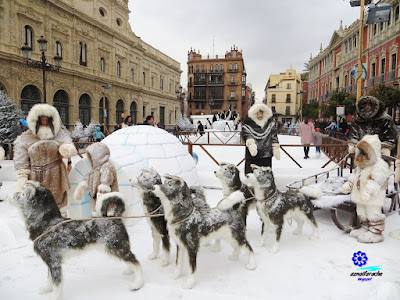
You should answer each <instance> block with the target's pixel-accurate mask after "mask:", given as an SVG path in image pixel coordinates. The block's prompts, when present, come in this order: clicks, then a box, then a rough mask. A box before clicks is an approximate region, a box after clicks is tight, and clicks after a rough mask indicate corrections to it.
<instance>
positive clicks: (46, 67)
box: [21, 35, 62, 103]
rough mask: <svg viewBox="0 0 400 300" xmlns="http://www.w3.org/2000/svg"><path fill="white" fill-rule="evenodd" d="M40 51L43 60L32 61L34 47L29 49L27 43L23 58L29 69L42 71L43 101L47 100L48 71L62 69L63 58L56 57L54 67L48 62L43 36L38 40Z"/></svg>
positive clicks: (24, 47)
mask: <svg viewBox="0 0 400 300" xmlns="http://www.w3.org/2000/svg"><path fill="white" fill-rule="evenodd" d="M38 43H39V50H40V52H41V54H42V55H41V60H40V61H36V60H32V59H31V55H32V47H29V46H28V44H26V43H25V45H24V46H22V48H21V50H22V56H23V58H24V59H25V60H26V63H27V65H28V67H31V68H36V69H42V73H43V101H44V103H46V102H47V100H46V71H53V72H58V71H59V70H60V68H61V61H62V57H61V56H60V55H58V54H57V55H56V56H54V66H53V65H51V64H50V63H48V62H47V58H46V56H45V52H46V51H47V40H46V39H45V38H44V37H43V35H42V36H41V37H40V39H38Z"/></svg>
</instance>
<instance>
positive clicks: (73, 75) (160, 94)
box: [0, 0, 182, 129]
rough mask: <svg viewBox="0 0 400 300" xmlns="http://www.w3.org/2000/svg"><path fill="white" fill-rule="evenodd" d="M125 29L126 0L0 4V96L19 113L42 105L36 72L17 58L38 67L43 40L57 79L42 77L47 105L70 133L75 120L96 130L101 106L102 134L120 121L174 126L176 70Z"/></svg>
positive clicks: (52, 75)
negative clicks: (57, 63) (26, 53)
mask: <svg viewBox="0 0 400 300" xmlns="http://www.w3.org/2000/svg"><path fill="white" fill-rule="evenodd" d="M128 21H129V9H128V0H0V22H1V25H2V26H0V64H1V68H0V89H3V90H5V91H6V92H7V94H8V95H9V96H10V97H11V98H12V99H14V101H16V102H17V103H18V106H19V107H20V108H21V109H22V110H23V111H25V112H27V111H29V109H30V107H32V106H33V105H34V104H35V103H39V102H43V98H44V97H43V81H42V71H41V70H38V69H35V68H30V67H28V66H27V62H26V61H25V60H24V59H23V57H22V51H21V48H22V46H24V45H25V47H28V48H31V49H32V59H33V60H36V61H38V60H40V57H41V52H40V51H39V44H38V42H37V40H38V39H39V38H40V37H41V36H43V37H44V38H45V39H46V40H47V51H46V52H45V55H46V58H47V62H48V63H50V64H54V61H53V57H54V56H61V57H62V65H61V68H60V69H59V72H50V71H47V72H46V98H47V103H49V104H53V105H54V106H55V107H56V108H57V109H58V110H59V112H60V114H61V117H62V120H63V123H64V124H65V125H66V126H69V128H70V129H71V127H72V125H73V124H75V123H76V122H77V121H78V120H81V121H82V123H84V124H88V123H89V122H90V120H91V119H92V120H94V121H95V122H96V123H102V122H103V118H104V113H103V106H104V104H103V99H105V107H106V121H107V124H108V126H110V127H113V125H115V124H118V123H121V122H122V116H123V115H125V116H127V115H131V116H132V117H133V119H134V121H135V122H142V121H143V118H145V117H146V116H147V115H154V117H155V121H156V122H160V123H163V124H174V123H175V121H176V119H177V118H178V117H179V101H178V100H177V98H176V95H175V91H176V90H177V87H178V86H179V82H180V75H181V73H182V71H181V69H180V64H179V63H178V62H177V61H175V60H173V59H172V58H170V57H168V56H167V55H165V54H164V53H162V52H160V51H159V50H157V49H155V48H153V47H152V46H151V45H149V44H146V43H145V42H144V41H142V40H141V38H139V37H137V36H136V35H135V34H134V33H133V32H132V29H131V27H130V25H129V22H128ZM110 86H111V88H109V87H110ZM104 87H108V88H109V89H106V88H104Z"/></svg>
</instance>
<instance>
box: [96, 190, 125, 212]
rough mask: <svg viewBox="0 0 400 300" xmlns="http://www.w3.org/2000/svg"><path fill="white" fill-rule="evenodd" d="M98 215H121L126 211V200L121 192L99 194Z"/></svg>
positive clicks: (97, 202)
mask: <svg viewBox="0 0 400 300" xmlns="http://www.w3.org/2000/svg"><path fill="white" fill-rule="evenodd" d="M97 195H98V197H97V201H96V215H97V216H98V217H121V216H122V215H123V213H124V212H125V205H126V200H125V197H124V195H122V194H121V193H119V192H111V193H106V194H97Z"/></svg>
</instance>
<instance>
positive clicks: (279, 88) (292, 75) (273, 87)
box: [264, 69, 303, 123]
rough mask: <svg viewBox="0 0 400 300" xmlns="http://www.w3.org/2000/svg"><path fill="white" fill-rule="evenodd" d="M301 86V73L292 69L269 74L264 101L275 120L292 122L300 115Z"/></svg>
mask: <svg viewBox="0 0 400 300" xmlns="http://www.w3.org/2000/svg"><path fill="white" fill-rule="evenodd" d="M302 86H303V85H302V81H301V74H298V73H296V70H294V69H288V70H286V72H285V73H280V74H277V75H270V76H269V79H268V82H267V85H266V86H265V90H264V91H265V98H264V102H265V103H266V104H267V105H268V106H269V107H270V108H271V110H272V112H273V113H274V118H275V119H276V120H277V121H279V122H282V123H286V122H289V123H294V122H296V121H297V119H298V118H299V117H300V107H301V98H302V97H301V92H302Z"/></svg>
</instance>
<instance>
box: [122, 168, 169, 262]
mask: <svg viewBox="0 0 400 300" xmlns="http://www.w3.org/2000/svg"><path fill="white" fill-rule="evenodd" d="M130 181H131V185H132V186H133V187H136V188H137V189H138V190H139V192H140V194H141V196H142V200H143V209H144V212H145V213H147V214H154V215H155V214H164V208H163V206H162V204H161V201H160V199H159V198H158V197H157V196H156V195H155V194H154V191H153V190H154V186H155V185H156V184H161V183H162V181H161V176H160V175H159V174H158V173H157V171H156V170H155V169H154V168H142V173H141V174H140V175H139V176H138V177H133V178H132V179H131V180H130ZM147 222H148V223H149V225H150V228H151V235H152V237H153V252H152V253H151V254H150V255H149V256H148V259H155V258H156V257H157V256H158V253H159V252H160V244H161V242H162V248H163V256H162V262H161V266H163V267H164V266H167V265H168V264H169V253H170V241H169V234H168V228H167V222H166V221H165V219H164V217H163V216H159V217H152V218H147Z"/></svg>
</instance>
